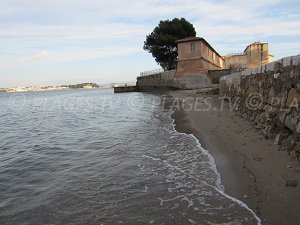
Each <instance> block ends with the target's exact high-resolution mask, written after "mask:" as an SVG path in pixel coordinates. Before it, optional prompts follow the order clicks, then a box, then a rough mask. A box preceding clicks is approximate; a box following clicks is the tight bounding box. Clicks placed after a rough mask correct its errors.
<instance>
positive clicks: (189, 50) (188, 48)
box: [176, 37, 225, 76]
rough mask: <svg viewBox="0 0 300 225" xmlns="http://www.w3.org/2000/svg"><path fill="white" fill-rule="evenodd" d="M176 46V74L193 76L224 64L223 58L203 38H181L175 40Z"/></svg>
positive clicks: (220, 67) (222, 66)
mask: <svg viewBox="0 0 300 225" xmlns="http://www.w3.org/2000/svg"><path fill="white" fill-rule="evenodd" d="M177 46H178V62H177V69H176V76H195V75H198V74H204V73H207V71H208V70H219V69H223V68H224V66H225V60H224V58H223V57H222V56H221V55H220V54H219V53H218V52H217V51H216V50H215V49H213V47H211V46H210V44H209V43H208V42H207V41H206V40H205V39H204V38H199V37H191V38H185V39H181V40H178V41H177Z"/></svg>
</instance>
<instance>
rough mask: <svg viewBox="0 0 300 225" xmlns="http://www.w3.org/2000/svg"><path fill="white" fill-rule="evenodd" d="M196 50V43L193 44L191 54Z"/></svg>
mask: <svg viewBox="0 0 300 225" xmlns="http://www.w3.org/2000/svg"><path fill="white" fill-rule="evenodd" d="M195 50H196V44H195V42H193V43H191V52H194V51H195Z"/></svg>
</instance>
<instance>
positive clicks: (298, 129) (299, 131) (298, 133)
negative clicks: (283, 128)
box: [296, 121, 300, 136]
mask: <svg viewBox="0 0 300 225" xmlns="http://www.w3.org/2000/svg"><path fill="white" fill-rule="evenodd" d="M296 133H297V135H299V136H300V121H299V123H298V124H297V126H296Z"/></svg>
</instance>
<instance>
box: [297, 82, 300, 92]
mask: <svg viewBox="0 0 300 225" xmlns="http://www.w3.org/2000/svg"><path fill="white" fill-rule="evenodd" d="M296 89H297V91H298V92H300V83H299V82H298V83H297V84H296Z"/></svg>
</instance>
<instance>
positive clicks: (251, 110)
mask: <svg viewBox="0 0 300 225" xmlns="http://www.w3.org/2000/svg"><path fill="white" fill-rule="evenodd" d="M220 94H221V96H223V97H225V98H227V99H228V100H229V103H230V104H231V106H232V107H233V109H234V110H236V111H238V112H239V113H240V114H241V116H242V117H243V118H245V119H247V120H249V121H251V123H253V125H254V126H255V127H256V128H257V129H258V130H260V131H262V133H263V134H264V135H265V137H266V138H272V139H274V142H275V144H277V145H279V146H280V150H285V151H289V152H290V153H291V154H293V155H294V156H296V157H297V158H298V159H299V156H300V144H299V143H300V113H299V103H300V55H297V56H292V57H286V58H283V59H280V60H278V61H275V62H272V63H269V64H266V65H263V66H261V67H258V68H253V69H247V70H245V71H243V72H239V73H234V74H230V75H227V76H224V77H222V78H221V79H220Z"/></svg>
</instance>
